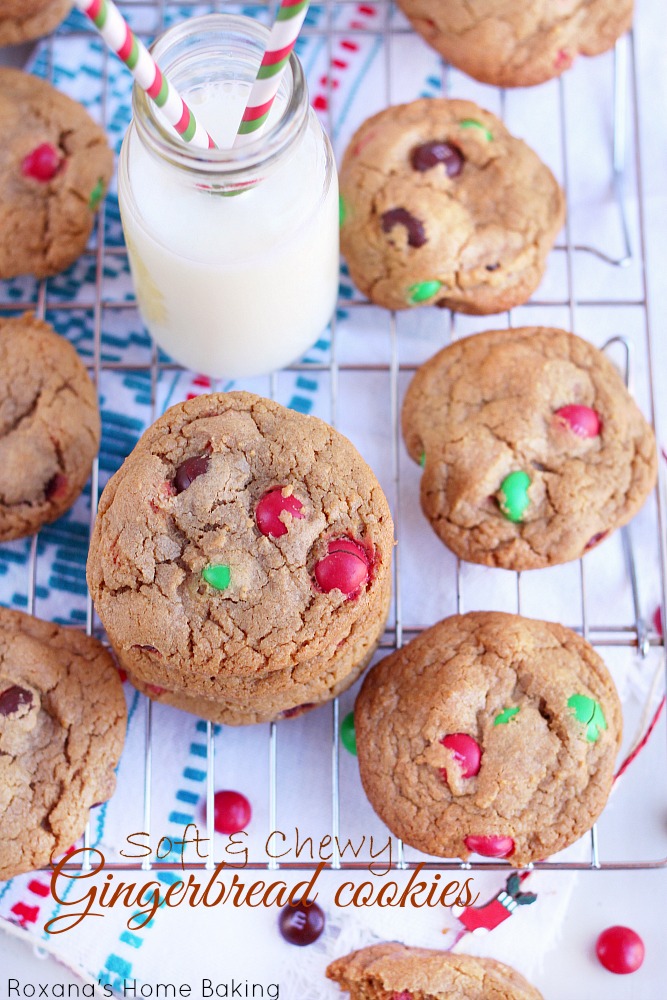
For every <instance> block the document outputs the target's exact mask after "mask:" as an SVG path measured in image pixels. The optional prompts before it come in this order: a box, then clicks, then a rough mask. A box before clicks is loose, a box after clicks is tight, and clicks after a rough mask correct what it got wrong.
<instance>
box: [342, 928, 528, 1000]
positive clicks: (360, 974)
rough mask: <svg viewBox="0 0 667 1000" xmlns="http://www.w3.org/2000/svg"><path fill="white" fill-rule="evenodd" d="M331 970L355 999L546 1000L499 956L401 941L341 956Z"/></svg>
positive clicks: (377, 945) (376, 945) (343, 987)
mask: <svg viewBox="0 0 667 1000" xmlns="http://www.w3.org/2000/svg"><path fill="white" fill-rule="evenodd" d="M326 974H327V977H328V978H329V979H333V980H334V981H335V982H336V983H338V985H339V986H340V988H341V990H344V991H345V992H347V993H349V994H350V1000H399V998H400V1000H417V998H419V1000H542V994H541V993H539V992H538V991H537V990H536V989H535V987H534V986H531V984H530V983H529V982H528V981H527V980H526V979H524V977H523V976H522V975H521V973H519V972H517V971H516V969H512V968H511V967H510V966H509V965H504V964H503V963H502V962H497V961H496V960H495V959H493V958H477V957H476V956H473V955H458V954H453V953H451V952H443V951H437V950H435V949H430V948H408V947H406V946H405V945H403V944H399V942H397V941H391V942H387V943H383V944H374V945H370V946H369V947H367V948H361V949H360V950H359V951H353V952H351V953H350V954H349V955H344V956H342V957H341V958H337V959H336V960H335V961H334V962H331V964H330V965H329V966H328V967H327V970H326Z"/></svg>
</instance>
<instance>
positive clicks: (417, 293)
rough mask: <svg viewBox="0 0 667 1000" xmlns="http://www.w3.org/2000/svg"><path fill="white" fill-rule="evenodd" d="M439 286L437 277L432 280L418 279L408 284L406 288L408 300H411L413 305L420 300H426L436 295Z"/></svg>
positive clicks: (440, 283) (440, 284) (439, 282)
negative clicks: (412, 283)
mask: <svg viewBox="0 0 667 1000" xmlns="http://www.w3.org/2000/svg"><path fill="white" fill-rule="evenodd" d="M441 288H442V282H441V281H438V280H437V278H434V279H433V281H419V282H417V284H416V285H410V287H409V288H408V302H411V303H412V305H413V306H415V305H418V304H419V303H420V302H426V301H427V300H428V299H432V298H433V296H434V295H437V294H438V292H439V291H440V289H441Z"/></svg>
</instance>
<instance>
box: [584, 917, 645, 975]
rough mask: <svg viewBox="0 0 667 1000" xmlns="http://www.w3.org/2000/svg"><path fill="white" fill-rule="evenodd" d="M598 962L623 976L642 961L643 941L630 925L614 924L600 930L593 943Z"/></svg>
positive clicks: (638, 966) (635, 968)
mask: <svg viewBox="0 0 667 1000" xmlns="http://www.w3.org/2000/svg"><path fill="white" fill-rule="evenodd" d="M595 952H596V954H597V957H598V959H599V960H600V964H601V965H603V966H604V967H605V969H607V970H608V971H609V972H615V973H616V975H620V976H624V975H628V974H629V973H631V972H636V971H637V969H639V968H640V966H641V965H642V963H643V961H644V942H643V941H642V939H641V938H640V936H639V934H637V932H636V931H633V930H632V928H631V927H623V926H621V925H616V926H615V927H607V929H606V930H604V931H602V934H600V937H599V938H598V939H597V943H596V945H595Z"/></svg>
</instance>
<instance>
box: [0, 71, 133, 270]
mask: <svg viewBox="0 0 667 1000" xmlns="http://www.w3.org/2000/svg"><path fill="white" fill-rule="evenodd" d="M0 129H1V130H2V135H3V137H4V141H3V143H2V150H1V151H0V278H13V277H16V276H17V275H20V274H33V275H35V276H36V277H38V278H45V277H48V276H49V275H52V274H58V272H59V271H64V270H65V268H67V267H69V266H70V264H72V263H74V261H75V260H77V259H78V258H79V257H80V256H81V254H82V253H83V251H84V250H85V249H86V244H87V242H88V237H89V236H90V232H91V229H92V226H93V220H94V218H95V211H96V210H97V207H98V205H99V204H100V202H101V201H102V199H103V198H104V195H105V192H106V188H107V185H108V183H109V179H110V177H111V172H112V169H113V154H112V152H111V150H110V149H109V145H108V143H107V140H106V136H105V135H104V132H103V131H102V129H101V128H100V127H99V126H98V125H96V124H95V123H94V122H93V120H92V119H91V117H90V116H89V114H88V112H87V111H86V110H85V108H83V107H82V106H81V105H80V104H77V102H76V101H73V100H71V99H70V98H69V97H66V96H65V94H61V93H60V92H59V91H57V90H56V89H55V88H54V87H52V86H51V84H50V83H47V82H46V81H45V80H40V79H38V77H36V76H31V75H30V74H28V73H22V72H21V71H20V70H15V69H7V68H2V67H0Z"/></svg>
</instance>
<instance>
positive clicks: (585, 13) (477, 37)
mask: <svg viewBox="0 0 667 1000" xmlns="http://www.w3.org/2000/svg"><path fill="white" fill-rule="evenodd" d="M398 6H399V7H400V8H401V10H402V11H403V13H404V14H405V15H406V16H407V17H408V18H409V20H410V22H411V23H412V26H413V27H414V28H415V30H416V31H418V32H419V34H420V35H421V36H422V37H423V38H424V40H425V41H426V42H428V44H429V45H431V46H433V48H434V49H436V51H438V52H440V54H441V55H442V56H444V58H445V59H446V60H447V62H450V63H451V64H452V66H456V67H457V68H458V69H460V70H463V72H464V73H468V74H469V75H470V76H472V77H475V79H476V80H481V81H482V82H483V83H490V84H492V85H493V86H495V87H529V86H533V85H534V84H538V83H543V82H544V81H545V80H550V79H552V77H555V76H560V75H561V73H563V72H565V71H566V70H568V69H569V68H570V66H572V64H573V63H574V61H575V60H576V58H577V56H579V55H585V56H595V55H598V53H600V52H606V51H607V50H608V49H610V48H612V47H613V45H614V43H615V42H616V40H617V39H618V38H620V37H621V35H623V34H624V33H625V32H626V31H627V30H628V28H629V27H630V24H631V22H632V12H633V6H634V3H633V0H566V2H563V0H546V2H536V0H529V2H526V0H475V2H474V3H470V0H398Z"/></svg>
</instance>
